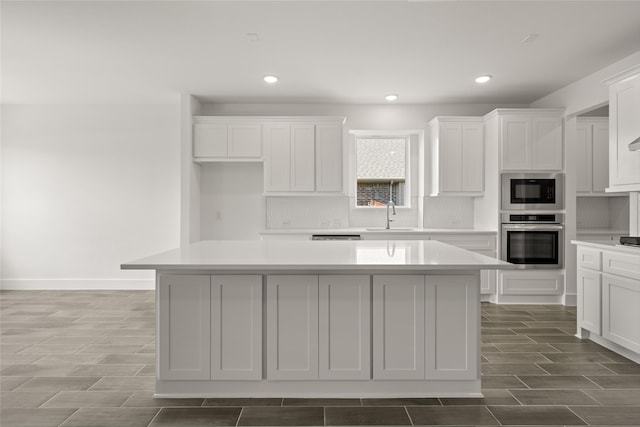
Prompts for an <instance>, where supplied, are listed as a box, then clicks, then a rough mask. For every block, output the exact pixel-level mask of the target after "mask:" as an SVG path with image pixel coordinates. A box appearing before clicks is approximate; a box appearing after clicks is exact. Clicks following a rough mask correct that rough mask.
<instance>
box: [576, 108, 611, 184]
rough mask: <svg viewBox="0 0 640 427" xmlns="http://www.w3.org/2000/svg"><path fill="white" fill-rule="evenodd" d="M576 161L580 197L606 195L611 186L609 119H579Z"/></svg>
mask: <svg viewBox="0 0 640 427" xmlns="http://www.w3.org/2000/svg"><path fill="white" fill-rule="evenodd" d="M576 160H577V161H576V166H577V167H576V170H577V174H578V177H577V183H576V191H577V193H578V195H579V196H587V195H600V196H601V195H604V193H605V188H607V187H608V185H609V119H608V118H606V117H593V118H584V119H583V118H578V120H577V127H576Z"/></svg>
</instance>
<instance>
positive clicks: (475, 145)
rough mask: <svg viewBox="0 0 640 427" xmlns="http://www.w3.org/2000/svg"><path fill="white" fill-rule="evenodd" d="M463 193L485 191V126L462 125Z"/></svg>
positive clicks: (476, 124) (479, 124)
mask: <svg viewBox="0 0 640 427" xmlns="http://www.w3.org/2000/svg"><path fill="white" fill-rule="evenodd" d="M461 169H462V191H464V192H482V191H484V126H483V125H482V123H463V124H462V165H461Z"/></svg>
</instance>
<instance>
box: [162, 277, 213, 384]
mask: <svg viewBox="0 0 640 427" xmlns="http://www.w3.org/2000/svg"><path fill="white" fill-rule="evenodd" d="M210 295H211V284H210V277H209V276H205V275H165V276H160V279H159V284H158V307H159V332H158V349H159V354H158V361H159V367H158V375H159V378H160V379H161V380H209V379H210V376H211V371H210V367H211V359H210V348H211V323H210V319H211V310H210Z"/></svg>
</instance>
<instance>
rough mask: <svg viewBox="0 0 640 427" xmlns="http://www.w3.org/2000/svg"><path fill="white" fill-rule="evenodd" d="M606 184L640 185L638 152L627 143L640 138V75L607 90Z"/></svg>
mask: <svg viewBox="0 0 640 427" xmlns="http://www.w3.org/2000/svg"><path fill="white" fill-rule="evenodd" d="M609 114H610V117H609V123H610V125H611V128H610V129H609V132H610V133H609V136H610V140H611V144H610V145H609V147H610V151H609V182H610V185H611V186H616V185H628V184H640V152H639V151H635V152H634V151H629V143H631V141H633V140H634V139H636V138H637V137H638V136H639V135H640V120H638V117H640V74H639V75H637V76H635V77H633V78H630V79H628V80H623V81H622V82H620V83H617V84H614V85H611V86H610V88H609Z"/></svg>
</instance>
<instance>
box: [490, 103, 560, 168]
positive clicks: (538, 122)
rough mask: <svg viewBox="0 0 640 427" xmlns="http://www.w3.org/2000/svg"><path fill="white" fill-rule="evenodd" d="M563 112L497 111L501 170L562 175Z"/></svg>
mask: <svg viewBox="0 0 640 427" xmlns="http://www.w3.org/2000/svg"><path fill="white" fill-rule="evenodd" d="M563 111H564V110H557V109H499V110H495V111H494V112H493V113H489V115H487V116H485V117H488V116H490V115H491V114H498V115H499V121H500V125H499V128H500V130H499V135H498V137H499V140H500V169H501V170H503V171H529V170H530V171H561V170H562V169H563V167H564V160H563V155H562V153H563V130H562V129H563V126H562V123H563V119H562V114H563Z"/></svg>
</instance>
